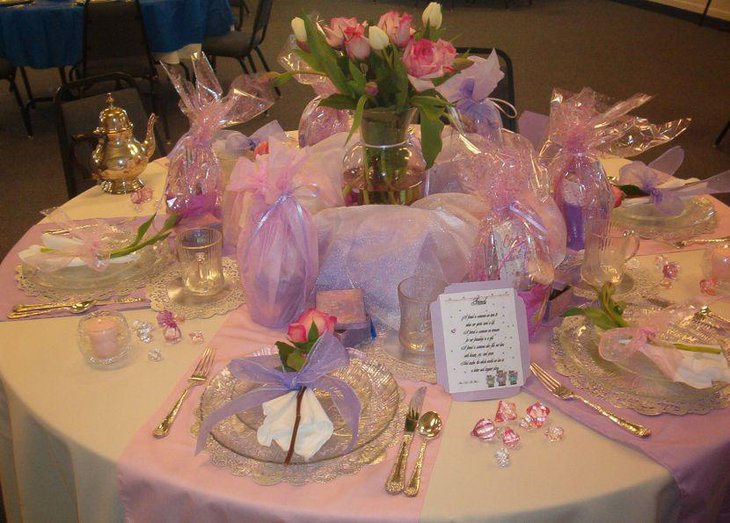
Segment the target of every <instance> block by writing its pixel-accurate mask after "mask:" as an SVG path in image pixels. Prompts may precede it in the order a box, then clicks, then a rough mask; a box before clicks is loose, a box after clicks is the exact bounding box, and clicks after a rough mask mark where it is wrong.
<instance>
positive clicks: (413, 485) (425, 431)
mask: <svg viewBox="0 0 730 523" xmlns="http://www.w3.org/2000/svg"><path fill="white" fill-rule="evenodd" d="M442 427H443V423H442V421H441V416H439V415H438V413H437V412H434V411H432V410H430V411H428V412H426V413H425V414H423V416H421V417H420V418H419V419H418V425H417V426H416V430H417V431H418V433H419V434H420V435H421V437H422V438H423V443H421V448H420V450H419V451H418V458H417V459H416V467H415V468H414V469H413V475H412V476H411V480H410V481H409V482H408V486H407V487H406V488H405V490H404V491H403V492H404V493H405V495H406V496H408V497H410V498H412V497H414V496H417V495H418V490H419V489H420V488H421V470H423V458H424V456H425V455H426V445H427V444H428V442H429V441H430V440H432V439H434V438H435V437H436V436H438V435H439V433H440V432H441V428H442Z"/></svg>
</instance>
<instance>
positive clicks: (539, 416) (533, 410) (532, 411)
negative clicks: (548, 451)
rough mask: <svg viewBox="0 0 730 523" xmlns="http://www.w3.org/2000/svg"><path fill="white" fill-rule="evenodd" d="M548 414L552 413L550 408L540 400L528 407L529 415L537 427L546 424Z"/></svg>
mask: <svg viewBox="0 0 730 523" xmlns="http://www.w3.org/2000/svg"><path fill="white" fill-rule="evenodd" d="M548 414H550V409H549V408H547V407H546V406H545V405H543V404H542V403H540V402H539V401H536V402H535V403H533V404H532V405H530V406H529V407H527V415H528V416H530V417H531V418H532V421H533V422H534V423H535V426H536V427H542V426H543V425H544V424H545V421H546V420H547V417H548Z"/></svg>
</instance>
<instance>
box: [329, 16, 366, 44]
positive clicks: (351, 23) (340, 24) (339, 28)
mask: <svg viewBox="0 0 730 523" xmlns="http://www.w3.org/2000/svg"><path fill="white" fill-rule="evenodd" d="M356 25H358V23H357V19H355V18H344V17H341V16H338V17H335V18H333V19H332V20H330V25H329V27H325V28H324V36H325V38H326V39H327V43H328V44H329V46H330V47H334V48H335V49H339V48H341V47H342V46H343V45H344V43H345V33H344V31H345V29H346V28H348V27H355V26H356Z"/></svg>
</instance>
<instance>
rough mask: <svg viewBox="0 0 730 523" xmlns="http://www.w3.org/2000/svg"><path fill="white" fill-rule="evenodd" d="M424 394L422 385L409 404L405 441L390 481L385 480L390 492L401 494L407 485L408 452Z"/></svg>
mask: <svg viewBox="0 0 730 523" xmlns="http://www.w3.org/2000/svg"><path fill="white" fill-rule="evenodd" d="M424 396H426V387H421V388H420V389H418V390H417V391H416V393H415V394H414V395H413V397H412V398H411V402H410V403H409V404H408V413H407V414H406V423H405V427H404V429H403V441H402V442H401V445H400V451H399V452H398V458H397V459H396V460H395V463H394V464H393V470H391V471H390V476H389V477H388V481H386V482H385V490H386V491H387V492H388V494H399V493H400V492H403V488H404V487H405V483H406V464H407V463H408V453H409V452H410V450H411V441H412V440H413V433H414V432H415V431H416V424H417V423H418V417H419V416H420V415H421V407H422V406H423V398H424Z"/></svg>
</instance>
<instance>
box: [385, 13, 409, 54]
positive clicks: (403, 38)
mask: <svg viewBox="0 0 730 523" xmlns="http://www.w3.org/2000/svg"><path fill="white" fill-rule="evenodd" d="M412 21H413V18H412V17H411V15H409V14H407V13H404V14H402V15H400V14H398V13H397V12H396V11H388V12H387V13H385V14H384V15H383V16H381V17H380V20H378V27H380V28H381V29H382V30H383V31H385V33H386V34H387V35H388V38H390V41H391V42H393V44H394V45H396V46H398V47H405V46H406V45H407V44H408V41H409V40H410V39H411V34H413V29H412V28H411V22H412Z"/></svg>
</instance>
